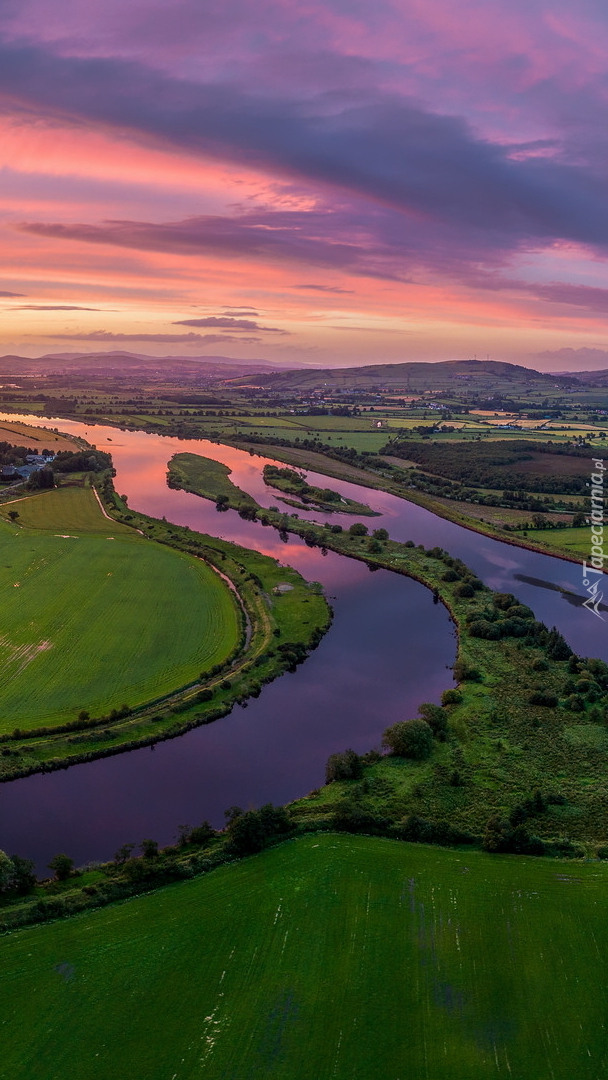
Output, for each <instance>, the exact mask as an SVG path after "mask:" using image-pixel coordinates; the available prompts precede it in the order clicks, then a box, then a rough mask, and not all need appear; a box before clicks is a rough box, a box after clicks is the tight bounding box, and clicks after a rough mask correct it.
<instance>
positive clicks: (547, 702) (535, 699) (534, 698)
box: [528, 690, 559, 709]
mask: <svg viewBox="0 0 608 1080" xmlns="http://www.w3.org/2000/svg"><path fill="white" fill-rule="evenodd" d="M558 700H559V699H558V697H557V694H553V693H551V691H550V690H535V691H534V693H533V694H530V697H529V698H528V703H529V704H530V705H544V706H545V707H546V708H548V709H555V708H557V703H558Z"/></svg>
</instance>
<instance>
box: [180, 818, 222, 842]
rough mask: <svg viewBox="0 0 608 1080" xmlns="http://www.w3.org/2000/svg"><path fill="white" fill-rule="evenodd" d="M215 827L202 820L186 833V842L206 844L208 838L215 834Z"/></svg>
mask: <svg viewBox="0 0 608 1080" xmlns="http://www.w3.org/2000/svg"><path fill="white" fill-rule="evenodd" d="M216 835H217V833H216V831H215V829H213V828H212V827H211V825H210V824H209V822H208V821H203V822H202V823H201V824H200V825H195V826H194V828H193V829H190V832H189V833H187V835H186V842H187V843H189V844H199V845H201V846H202V845H203V844H207V843H209V841H210V840H212V839H213V837H214V836H216Z"/></svg>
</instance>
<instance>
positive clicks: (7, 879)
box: [0, 851, 15, 895]
mask: <svg viewBox="0 0 608 1080" xmlns="http://www.w3.org/2000/svg"><path fill="white" fill-rule="evenodd" d="M14 869H15V868H14V866H13V860H12V859H9V857H8V855H7V854H6V852H5V851H0V895H3V894H5V893H8V892H10V890H11V885H12V883H13V871H14Z"/></svg>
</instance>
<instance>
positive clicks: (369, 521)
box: [0, 413, 608, 659]
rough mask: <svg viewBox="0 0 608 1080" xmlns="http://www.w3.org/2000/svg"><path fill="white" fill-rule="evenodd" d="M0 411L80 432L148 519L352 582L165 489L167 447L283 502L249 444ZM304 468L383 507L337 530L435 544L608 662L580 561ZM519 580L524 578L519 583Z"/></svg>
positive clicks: (334, 566) (581, 649)
mask: <svg viewBox="0 0 608 1080" xmlns="http://www.w3.org/2000/svg"><path fill="white" fill-rule="evenodd" d="M0 415H1V414H0ZM3 418H4V419H8V420H10V419H12V420H23V421H25V422H26V423H28V422H29V423H32V422H36V423H37V424H38V425H40V424H41V423H42V424H43V425H46V426H47V427H57V428H59V429H60V430H63V431H67V432H71V433H73V434H76V435H80V436H83V437H84V438H86V439H88V440H89V441H90V442H92V443H94V444H95V445H97V446H98V447H99V449H106V450H109V451H110V452H111V453H112V456H113V459H114V464H115V467H116V470H117V478H116V486H117V489H118V491H119V492H120V493H121V494H126V495H127V496H128V498H129V503H130V505H131V506H132V507H134V508H135V509H138V510H141V511H143V512H144V513H148V514H151V515H152V516H154V517H163V516H165V517H167V519H168V520H170V521H173V522H175V523H176V524H179V525H189V526H190V528H192V529H197V530H199V531H201V532H209V533H211V534H213V535H215V536H222V537H224V538H225V539H226V540H233V541H234V542H236V543H241V544H243V545H244V546H245V547H251V546H255V547H257V548H259V550H260V551H263V552H264V553H265V554H268V555H272V556H274V557H275V558H277V559H279V560H280V561H282V562H289V563H290V564H291V565H293V566H295V567H297V568H298V569H299V570H300V571H301V572H302V573H303V574H304V575H305V576H306V577H311V576H312V577H313V578H314V579H316V580H319V581H323V583H324V584H325V585H326V587H328V588H331V587H332V586H333V585H334V584H335V583H336V582H337V580H344V579H345V578H346V579H349V574H350V571H349V570H348V569H347V568H345V566H344V563H345V562H349V560H344V559H339V560H332V561H329V560H322V559H320V558H319V557H318V555H319V553H318V552H316V551H314V550H311V549H309V548H307V547H306V545H305V544H304V543H303V542H302V541H300V540H298V539H296V538H294V537H293V536H290V538H289V543H288V544H283V543H282V542H281V540H280V539H279V537H278V535H277V534H276V532H275V531H274V530H271V529H268V528H267V529H264V528H263V527H262V526H261V525H260V524H259V523H252V522H245V521H242V520H241V519H240V518H239V517H238V515H237V514H236V513H234V512H233V511H228V512H227V513H224V514H218V512H217V511H216V509H215V506H214V504H213V503H211V502H210V501H209V500H207V499H201V498H199V497H198V496H196V495H190V494H188V493H187V492H183V491H171V490H170V489H169V488H167V486H166V466H167V462H168V461H169V459H170V458H171V457H172V456H173V454H175V453H180V452H190V453H195V454H196V453H198V454H203V455H205V456H207V457H213V458H215V459H216V460H218V461H222V462H224V464H226V465H228V466H229V468H231V469H232V474H231V479H232V480H233V482H234V483H235V484H236V485H237V486H238V487H241V488H243V490H244V491H247V492H248V493H249V494H251V495H253V496H254V498H256V499H257V500H258V502H259V503H260V504H261V505H263V506H272V505H277V506H281V503H280V502H279V501H278V493H277V492H276V491H273V489H271V488H267V487H266V485H265V484H264V482H263V479H262V469H263V467H264V465H265V464H266V463H268V462H271V461H272V459H270V458H267V457H261V456H257V455H255V456H252V455H250V454H249V453H247V452H246V451H243V450H237V449H235V448H234V447H230V446H223V445H219V444H216V443H211V442H208V441H206V440H185V439H184V440H181V439H176V438H173V437H167V436H159V435H151V434H147V433H146V432H140V431H120V429H118V428H112V427H108V426H104V425H91V424H82V423H80V422H77V421H73V420H57V419H55V418H53V419H52V420H46V421H44V420H43V421H40V419H39V418H38V417H33V416H25V415H20V416H18V415H16V414H15V413H7V414H4V415H3ZM274 463H275V464H281V463H280V462H278V463H277V462H274ZM307 475H308V478H309V480H310V481H311V482H312V483H318V484H319V485H320V486H322V487H325V486H331V487H332V488H334V489H335V490H337V491H339V492H340V493H341V494H342V495H346V496H349V497H350V498H353V499H356V500H357V501H359V502H365V503H367V504H368V505H369V506H370V507H371V508H372V509H374V510H377V511H380V512H381V514H382V516H381V517H376V518H369V517H364V518H357V517H354V516H351V515H345V514H335V515H332V516H331V518H330V520H331V521H332V523H334V522H338V523H339V524H341V525H342V526H343V528H348V526H349V525H350V524H352V522H353V521H357V520H360V521H363V522H364V524H366V525H367V526H368V528H369V529H370V531H371V530H372V529H374V528H377V527H378V526H384V527H386V528H387V529H388V530H389V533H390V535H391V537H393V538H394V539H395V540H401V541H405V540H410V539H411V540H413V541H414V542H415V543H416V544H420V543H422V544H424V545H425V546H426V547H434V546H435V545H437V544H438V545H439V546H441V547H444V548H446V549H447V550H448V551H449V552H450V554H452V555H455V556H458V557H459V558H461V559H463V560H464V562H466V563H467V564H468V565H469V566H470V567H471V568H472V569H473V570H475V571H476V572H477V573H478V574H479V576H480V577H481V578H483V580H484V581H485V583H486V584H487V585H489V586H490V587H491V588H492V589H496V590H501V591H509V592H513V593H515V595H516V596H518V597H519V598H520V599H521V600H522V602H524V603H526V604H529V605H530V607H532V608H533V610H534V611H535V613H536V615H537V617H538V618H539V619H542V620H543V621H544V622H545V623H547V625H548V626H557V627H558V628H559V629H560V630H561V632H562V633H563V634H564V635H565V636H566V638H567V639H568V641H569V642H570V644H571V645H572V647H573V648H574V649H576V651H577V652H578V653H580V654H581V655H583V656H602V657H604V658H606V659H608V635H606V633H605V629H606V625H607V624H606V623H603V624H600V623H599V621H598V620H597V619H595V618H594V617H593V616H592V614H591V613H590V612H588V611H586V610H585V609H584V608H582V606H581V605H582V601H583V599H584V596H583V594H582V592H581V567H580V566H579V565H578V564H577V563H569V562H565V561H563V560H558V559H555V558H552V557H551V556H548V555H540V554H538V553H537V552H533V551H527V550H526V549H524V548H518V547H515V546H513V545H508V544H505V543H501V542H500V541H498V540H493V539H491V538H490V537H488V536H483V535H482V534H480V533H475V532H472V531H470V530H467V529H464V528H462V527H461V526H460V525H456V524H454V523H453V522H451V521H447V520H445V519H444V518H440V517H437V516H436V515H435V514H432V513H431V512H430V511H429V510H426V509H425V508H424V507H422V506H416V505H415V504H414V503H410V502H407V500H405V499H399V498H397V497H396V496H395V495H389V494H387V493H386V492H383V491H376V490H374V489H372V488H363V487H360V486H359V485H357V484H352V483H349V482H346V481H343V480H335V479H333V478H332V479H329V478H327V477H325V476H322V475H320V474H318V473H314V472H310V471H309V472H308V474H307ZM285 510H286V512H287V511H289V510H290V508H289V507H287V506H286V507H285ZM298 514H299V517H300V518H311V519H315V520H318V521H324V520H325V518H326V515H325V514H324V513H322V512H318V511H311V512H304V511H298ZM522 577H523V578H527V580H522ZM560 588H563V589H566V590H567V591H568V592H569V593H570V598H569V599H568V597H564V596H563V595H562V594H561V592H560V591H559V590H560Z"/></svg>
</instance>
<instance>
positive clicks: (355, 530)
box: [348, 521, 367, 536]
mask: <svg viewBox="0 0 608 1080" xmlns="http://www.w3.org/2000/svg"><path fill="white" fill-rule="evenodd" d="M348 531H349V534H350V536H367V525H362V524H361V522H360V521H355V523H354V525H351V527H350V529H349V530H348Z"/></svg>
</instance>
